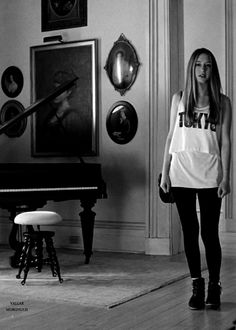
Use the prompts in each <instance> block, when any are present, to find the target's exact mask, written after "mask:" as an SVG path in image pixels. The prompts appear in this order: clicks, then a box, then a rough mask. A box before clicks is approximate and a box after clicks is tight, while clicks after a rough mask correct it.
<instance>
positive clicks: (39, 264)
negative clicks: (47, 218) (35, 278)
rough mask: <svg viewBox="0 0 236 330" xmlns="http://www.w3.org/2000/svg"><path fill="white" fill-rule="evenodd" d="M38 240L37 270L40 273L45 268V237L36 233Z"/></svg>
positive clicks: (36, 249)
mask: <svg viewBox="0 0 236 330" xmlns="http://www.w3.org/2000/svg"><path fill="white" fill-rule="evenodd" d="M35 235H37V238H36V239H35V246H34V248H35V268H36V269H37V270H38V272H41V270H42V267H43V237H42V235H41V234H40V233H36V234H35Z"/></svg>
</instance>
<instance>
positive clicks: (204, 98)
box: [196, 85, 209, 108]
mask: <svg viewBox="0 0 236 330" xmlns="http://www.w3.org/2000/svg"><path fill="white" fill-rule="evenodd" d="M208 104H209V94H208V86H207V85H203V86H201V85H200V86H198V98H197V104H196V106H197V107H198V108H202V107H206V106H207V105H208Z"/></svg>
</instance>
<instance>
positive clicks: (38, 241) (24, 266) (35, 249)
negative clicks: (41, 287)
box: [14, 211, 63, 285]
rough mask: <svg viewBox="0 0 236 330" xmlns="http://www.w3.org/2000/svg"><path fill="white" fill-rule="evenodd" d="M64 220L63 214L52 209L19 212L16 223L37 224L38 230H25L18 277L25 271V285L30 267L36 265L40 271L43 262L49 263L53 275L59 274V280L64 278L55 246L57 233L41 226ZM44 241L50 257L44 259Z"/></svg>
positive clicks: (22, 282) (23, 282)
mask: <svg viewBox="0 0 236 330" xmlns="http://www.w3.org/2000/svg"><path fill="white" fill-rule="evenodd" d="M60 221H62V218H61V216H60V215H59V214H58V213H56V212H51V211H30V212H23V213H20V214H18V215H17V216H16V217H15V219H14V223H15V224H18V225H25V226H30V227H29V228H33V227H32V226H37V230H33V229H31V230H29V231H28V232H25V233H24V234H23V235H24V243H23V247H22V250H21V254H20V261H19V271H18V274H17V275H16V278H21V277H20V275H21V272H22V271H24V278H23V280H22V281H21V284H22V285H24V284H25V282H26V279H27V275H28V272H29V269H30V267H32V266H34V267H35V268H36V269H37V270H38V272H41V270H42V267H43V264H49V265H50V268H51V271H52V276H53V277H56V276H58V279H59V282H60V283H62V282H63V279H62V278H61V274H60V266H59V262H58V259H57V255H56V250H55V248H54V244H53V239H52V237H53V236H54V235H55V233H54V232H53V231H41V230H40V226H49V225H54V224H56V223H58V222H60ZM43 241H45V245H46V251H47V254H48V258H46V259H43Z"/></svg>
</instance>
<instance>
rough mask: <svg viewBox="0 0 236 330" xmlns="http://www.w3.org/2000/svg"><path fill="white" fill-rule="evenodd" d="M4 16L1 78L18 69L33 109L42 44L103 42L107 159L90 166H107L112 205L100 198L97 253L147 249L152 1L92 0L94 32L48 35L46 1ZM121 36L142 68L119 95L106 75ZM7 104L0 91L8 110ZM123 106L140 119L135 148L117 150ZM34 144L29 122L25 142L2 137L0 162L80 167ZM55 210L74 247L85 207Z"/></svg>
mask: <svg viewBox="0 0 236 330" xmlns="http://www.w3.org/2000/svg"><path fill="white" fill-rule="evenodd" d="M0 13H1V16H2V19H1V22H0V29H1V33H0V43H1V45H2V47H1V59H0V74H2V73H3V71H4V70H5V69H6V68H7V67H8V66H10V65H15V66H17V67H19V68H20V69H21V70H22V72H23V75H24V88H23V91H22V92H21V94H20V95H19V97H17V100H18V101H20V102H21V103H22V104H23V105H24V106H25V107H27V106H29V105H30V51H29V48H30V47H31V46H35V45H41V44H43V37H45V36H49V35H56V34H62V35H63V38H64V41H74V40H84V39H93V38H96V39H98V43H99V46H98V57H99V58H98V63H99V67H98V72H99V76H98V84H99V86H98V87H99V95H98V98H99V150H100V154H99V156H98V157H92V158H87V159H85V161H91V162H98V163H101V164H102V168H103V176H104V180H105V181H106V182H107V189H108V200H99V201H98V202H97V205H96V207H95V208H94V211H95V212H96V213H97V218H96V226H97V229H96V235H95V244H94V247H95V248H101V249H102V248H111V247H112V248H113V249H117V250H133V251H144V239H145V234H144V232H145V230H144V229H145V222H146V217H147V214H148V210H147V208H148V202H147V201H148V179H147V177H148V159H149V155H148V153H149V140H148V136H149V134H148V124H149V111H148V110H149V71H148V70H149V67H148V60H149V49H148V47H149V38H148V36H149V1H148V0H122V1H116V0H89V1H88V26H86V27H81V28H74V29H66V30H62V31H61V30H57V31H51V32H44V33H42V32H41V1H33V0H17V1H14V0H1V2H0ZM121 33H124V34H125V36H126V37H127V39H129V40H130V41H131V42H132V44H133V45H134V47H135V49H136V50H137V53H138V57H139V60H140V62H141V66H140V70H139V73H138V77H137V80H136V82H135V84H134V85H133V87H132V89H131V90H130V91H129V92H127V94H126V95H125V96H120V94H119V93H118V92H116V91H115V90H114V88H113V86H112V85H111V84H110V82H109V80H108V78H107V75H106V72H105V70H104V66H105V63H106V59H107V56H108V53H109V51H110V49H111V47H112V46H113V43H114V42H115V41H116V40H117V39H118V37H119V36H120V34H121ZM7 100H8V98H7V97H6V96H5V95H4V94H3V92H2V90H0V107H1V106H2V105H3V104H4V103H5V102H6V101H7ZM118 100H126V101H129V102H130V103H132V104H133V106H134V107H135V109H136V111H137V115H138V131H137V134H136V136H135V137H134V139H133V140H132V141H131V142H130V143H128V144H127V145H118V144H115V143H114V142H113V141H112V140H111V139H110V138H109V136H108V134H107V132H106V126H105V125H106V116H107V113H108V111H109V109H110V107H111V106H112V104H113V103H114V102H116V101H118ZM30 143H31V139H30V121H29V120H28V125H27V130H26V132H25V133H24V134H23V135H22V136H21V137H20V138H15V139H10V138H7V137H6V136H4V135H3V136H1V138H0V148H1V153H0V162H9V161H10V162H35V161H36V162H60V161H66V162H67V161H68V162H69V161H77V160H76V159H69V158H68V159H65V158H46V159H44V158H37V159H33V158H32V157H31V154H30ZM49 207H50V208H56V210H58V211H59V212H60V213H61V214H62V216H63V217H64V219H65V221H64V222H63V226H66V227H63V228H61V229H60V230H61V232H62V233H61V234H59V235H60V244H61V245H68V236H70V235H72V234H73V233H74V234H75V235H77V234H78V226H79V221H78V212H80V211H81V210H80V207H79V205H78V202H68V203H61V204H57V205H56V204H52V203H51V204H50V206H49ZM4 217H6V215H5V213H4ZM4 221H6V220H5V218H4ZM77 224H78V225H77ZM104 230H105V231H108V232H109V233H110V235H107V238H106V239H104V238H103V236H102V232H103V231H104ZM100 232H101V235H100ZM133 237H134V238H133ZM107 240H108V241H107Z"/></svg>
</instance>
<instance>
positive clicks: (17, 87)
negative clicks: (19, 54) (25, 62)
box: [1, 66, 24, 98]
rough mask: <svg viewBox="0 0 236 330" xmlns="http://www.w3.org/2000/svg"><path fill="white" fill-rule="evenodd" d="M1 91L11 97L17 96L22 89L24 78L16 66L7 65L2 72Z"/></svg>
mask: <svg viewBox="0 0 236 330" xmlns="http://www.w3.org/2000/svg"><path fill="white" fill-rule="evenodd" d="M1 84H2V90H3V92H4V93H5V94H6V95H7V96H8V97H11V98H14V97H17V96H18V95H19V94H20V92H21V91H22V88H23V84H24V78H23V74H22V72H21V70H20V69H19V68H17V67H16V66H9V67H8V68H7V69H6V70H5V71H4V72H3V74H2V79H1Z"/></svg>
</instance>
